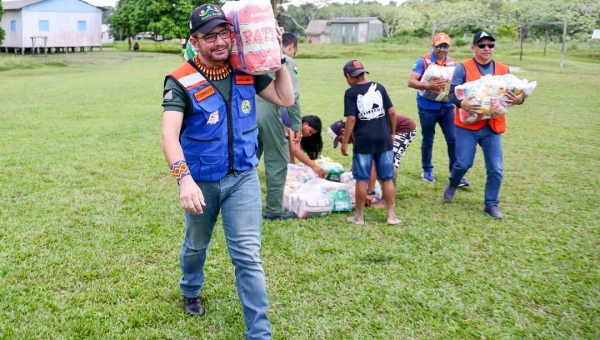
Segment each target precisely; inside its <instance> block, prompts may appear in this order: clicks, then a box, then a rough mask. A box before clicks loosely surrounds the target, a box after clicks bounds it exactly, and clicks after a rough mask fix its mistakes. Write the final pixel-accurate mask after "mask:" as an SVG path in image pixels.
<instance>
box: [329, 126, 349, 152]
mask: <svg viewBox="0 0 600 340" xmlns="http://www.w3.org/2000/svg"><path fill="white" fill-rule="evenodd" d="M345 127H346V123H344V121H343V120H338V121H337V122H335V123H333V124H331V126H330V127H329V130H328V131H327V134H328V135H329V137H331V139H333V148H334V149H335V148H337V146H338V143H339V142H340V135H341V134H342V129H343V128H345Z"/></svg>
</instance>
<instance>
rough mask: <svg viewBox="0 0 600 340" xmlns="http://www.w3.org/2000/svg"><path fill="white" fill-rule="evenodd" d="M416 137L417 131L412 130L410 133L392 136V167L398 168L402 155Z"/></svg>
mask: <svg viewBox="0 0 600 340" xmlns="http://www.w3.org/2000/svg"><path fill="white" fill-rule="evenodd" d="M416 135H417V130H416V129H415V130H412V131H411V132H406V133H399V134H397V135H395V136H394V149H393V150H392V151H393V152H394V166H395V167H396V168H397V167H399V166H400V162H401V161H402V157H404V153H405V152H406V149H408V146H409V145H410V143H412V141H413V140H414V139H415V136H416Z"/></svg>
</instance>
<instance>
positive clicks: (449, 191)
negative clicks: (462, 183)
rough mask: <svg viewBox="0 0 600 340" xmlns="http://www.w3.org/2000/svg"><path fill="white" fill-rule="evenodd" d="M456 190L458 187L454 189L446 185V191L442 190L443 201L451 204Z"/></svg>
mask: <svg viewBox="0 0 600 340" xmlns="http://www.w3.org/2000/svg"><path fill="white" fill-rule="evenodd" d="M457 188H458V187H455V186H453V185H451V184H450V183H448V186H447V187H446V189H444V201H446V202H452V200H453V199H454V195H455V194H456V189H457Z"/></svg>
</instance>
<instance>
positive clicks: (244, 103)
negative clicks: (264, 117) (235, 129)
mask: <svg viewBox="0 0 600 340" xmlns="http://www.w3.org/2000/svg"><path fill="white" fill-rule="evenodd" d="M241 109H242V112H243V113H245V114H248V113H250V110H251V109H252V105H251V104H250V101H249V100H248V99H246V100H244V101H242V105H241Z"/></svg>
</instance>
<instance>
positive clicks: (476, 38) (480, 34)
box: [473, 31, 496, 45]
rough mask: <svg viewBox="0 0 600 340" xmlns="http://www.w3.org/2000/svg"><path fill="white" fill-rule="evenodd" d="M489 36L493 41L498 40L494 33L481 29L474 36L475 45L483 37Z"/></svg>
mask: <svg viewBox="0 0 600 340" xmlns="http://www.w3.org/2000/svg"><path fill="white" fill-rule="evenodd" d="M484 38H488V39H490V40H491V41H496V38H494V36H493V35H492V33H490V32H488V31H479V32H477V33H475V35H474V36H473V45H475V44H477V43H478V42H479V41H480V40H481V39H484Z"/></svg>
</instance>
